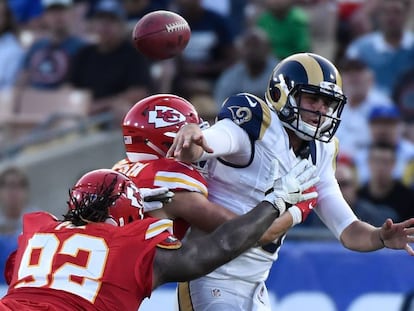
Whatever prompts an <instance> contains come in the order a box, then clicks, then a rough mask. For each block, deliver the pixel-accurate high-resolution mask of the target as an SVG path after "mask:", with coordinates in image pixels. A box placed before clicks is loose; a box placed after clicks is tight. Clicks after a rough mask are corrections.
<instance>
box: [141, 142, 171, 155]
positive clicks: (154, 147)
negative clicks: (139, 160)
mask: <svg viewBox="0 0 414 311" xmlns="http://www.w3.org/2000/svg"><path fill="white" fill-rule="evenodd" d="M145 144H146V145H147V146H148V147H150V148H151V149H152V150H154V151H155V152H156V153H158V154H159V155H160V156H161V157H162V158H165V155H166V153H165V152H164V151H162V150H161V149H160V148H158V147H157V146H155V145H154V144H153V143H152V142H150V141H149V140H146V141H145Z"/></svg>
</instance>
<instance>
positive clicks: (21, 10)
mask: <svg viewBox="0 0 414 311" xmlns="http://www.w3.org/2000/svg"><path fill="white" fill-rule="evenodd" d="M8 2H9V5H10V8H11V9H12V11H13V15H14V16H15V17H16V21H17V23H18V24H19V25H20V26H21V27H22V28H28V29H38V28H39V27H40V24H41V23H40V21H39V20H40V16H41V15H42V12H43V7H42V2H41V0H8Z"/></svg>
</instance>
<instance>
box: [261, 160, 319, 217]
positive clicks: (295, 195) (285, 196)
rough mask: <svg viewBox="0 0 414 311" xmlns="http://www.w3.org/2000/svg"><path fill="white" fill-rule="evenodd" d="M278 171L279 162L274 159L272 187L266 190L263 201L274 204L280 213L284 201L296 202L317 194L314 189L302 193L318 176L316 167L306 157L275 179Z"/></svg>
mask: <svg viewBox="0 0 414 311" xmlns="http://www.w3.org/2000/svg"><path fill="white" fill-rule="evenodd" d="M278 172H279V162H278V161H277V160H276V159H274V160H273V161H272V175H271V178H272V180H273V187H272V188H270V189H269V190H267V191H266V197H265V201H269V202H270V203H272V204H273V205H275V206H276V208H277V209H278V210H279V214H280V215H282V214H283V213H284V212H285V211H286V203H289V204H296V203H298V202H301V201H306V200H310V199H313V198H316V197H317V196H318V193H317V192H316V191H312V192H307V193H304V191H305V190H306V189H309V188H310V187H312V186H314V185H315V184H316V183H317V182H318V181H319V177H318V176H315V172H316V167H315V166H314V165H312V164H311V163H310V162H309V161H308V160H307V159H303V160H301V161H300V162H299V163H298V164H296V165H295V166H294V167H293V168H292V169H291V170H290V172H288V173H287V174H286V175H284V176H282V177H279V178H277V179H276V178H275V176H278Z"/></svg>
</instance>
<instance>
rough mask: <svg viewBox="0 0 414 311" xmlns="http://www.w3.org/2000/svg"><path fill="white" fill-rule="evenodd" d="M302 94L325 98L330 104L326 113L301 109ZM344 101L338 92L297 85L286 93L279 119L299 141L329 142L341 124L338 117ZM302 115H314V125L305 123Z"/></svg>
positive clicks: (343, 97)
mask: <svg viewBox="0 0 414 311" xmlns="http://www.w3.org/2000/svg"><path fill="white" fill-rule="evenodd" d="M303 94H312V95H315V96H318V97H324V98H326V99H327V100H328V101H329V102H330V105H329V107H328V111H327V113H325V114H322V113H320V112H319V111H313V110H310V109H306V108H304V107H302V105H301V102H302V96H303ZM345 101H346V99H345V96H343V95H342V94H341V93H339V92H336V91H331V90H327V89H324V88H322V87H317V86H313V85H297V86H295V87H294V88H293V89H292V90H291V91H290V92H289V93H288V95H287V100H286V104H285V105H284V107H283V108H282V109H281V111H280V112H279V117H280V120H281V121H282V123H283V124H284V125H285V126H286V127H287V128H290V129H291V130H293V131H294V132H295V133H296V135H298V136H299V137H300V138H301V139H303V140H315V139H316V140H320V141H322V142H329V141H330V140H331V139H332V137H333V136H334V135H335V132H336V130H337V129H338V126H339V124H340V122H341V120H340V116H341V114H342V110H343V107H344V104H345ZM303 113H310V114H314V115H315V116H316V117H315V121H317V122H316V124H309V123H307V122H305V121H304V120H303V119H302V116H301V114H303Z"/></svg>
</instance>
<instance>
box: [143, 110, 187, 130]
mask: <svg viewBox="0 0 414 311" xmlns="http://www.w3.org/2000/svg"><path fill="white" fill-rule="evenodd" d="M185 119H186V118H185V116H184V115H183V114H182V113H181V112H179V111H178V110H176V109H174V108H171V107H167V106H155V109H154V110H153V111H149V112H148V123H153V124H154V126H155V127H156V128H159V127H166V126H171V125H174V124H178V123H181V122H184V121H185Z"/></svg>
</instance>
